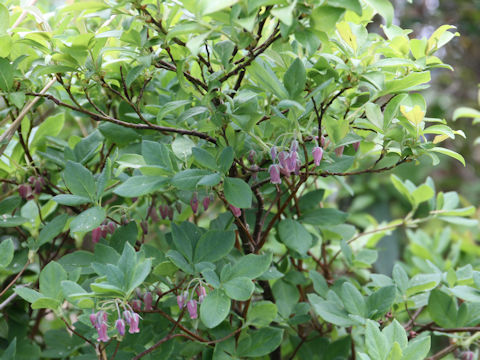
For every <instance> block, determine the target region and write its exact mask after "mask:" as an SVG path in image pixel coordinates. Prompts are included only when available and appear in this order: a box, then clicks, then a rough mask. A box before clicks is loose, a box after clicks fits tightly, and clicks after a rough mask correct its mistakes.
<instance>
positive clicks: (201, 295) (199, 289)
mask: <svg viewBox="0 0 480 360" xmlns="http://www.w3.org/2000/svg"><path fill="white" fill-rule="evenodd" d="M195 292H196V293H197V295H198V303H199V304H201V303H202V302H203V300H204V299H205V296H207V291H206V290H205V288H204V287H203V286H202V285H199V286H198V287H197V289H196V290H195Z"/></svg>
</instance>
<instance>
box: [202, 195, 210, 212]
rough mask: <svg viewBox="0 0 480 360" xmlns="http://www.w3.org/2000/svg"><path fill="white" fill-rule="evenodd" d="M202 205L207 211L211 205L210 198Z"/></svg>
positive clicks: (206, 198)
mask: <svg viewBox="0 0 480 360" xmlns="http://www.w3.org/2000/svg"><path fill="white" fill-rule="evenodd" d="M202 203H203V209H204V210H205V211H207V210H208V206H209V205H210V198H209V197H208V196H206V197H204V198H203V202H202Z"/></svg>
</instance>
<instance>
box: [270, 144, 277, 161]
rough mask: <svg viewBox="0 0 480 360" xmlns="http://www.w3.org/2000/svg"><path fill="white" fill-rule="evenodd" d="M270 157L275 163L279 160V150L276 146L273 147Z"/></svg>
mask: <svg viewBox="0 0 480 360" xmlns="http://www.w3.org/2000/svg"><path fill="white" fill-rule="evenodd" d="M270 156H271V157H272V161H275V159H276V158H277V148H276V147H275V146H272V148H271V149H270Z"/></svg>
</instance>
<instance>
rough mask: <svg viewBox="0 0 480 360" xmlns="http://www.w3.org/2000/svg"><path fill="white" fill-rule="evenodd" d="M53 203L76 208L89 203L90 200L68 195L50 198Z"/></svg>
mask: <svg viewBox="0 0 480 360" xmlns="http://www.w3.org/2000/svg"><path fill="white" fill-rule="evenodd" d="M52 200H53V201H55V202H57V203H58V204H60V205H68V206H77V205H83V204H88V203H91V202H92V200H91V199H90V198H88V197H85V196H78V195H70V194H61V195H56V196H54V197H53V198H52Z"/></svg>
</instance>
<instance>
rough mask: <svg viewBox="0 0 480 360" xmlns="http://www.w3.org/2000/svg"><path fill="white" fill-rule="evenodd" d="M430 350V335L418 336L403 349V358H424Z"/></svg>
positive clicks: (403, 359) (421, 359)
mask: <svg viewBox="0 0 480 360" xmlns="http://www.w3.org/2000/svg"><path fill="white" fill-rule="evenodd" d="M429 351H430V336H422V337H417V338H415V339H413V340H412V341H410V342H409V344H408V346H407V348H406V349H405V350H404V351H403V357H402V360H423V359H425V358H426V357H427V355H428V352H429Z"/></svg>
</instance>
